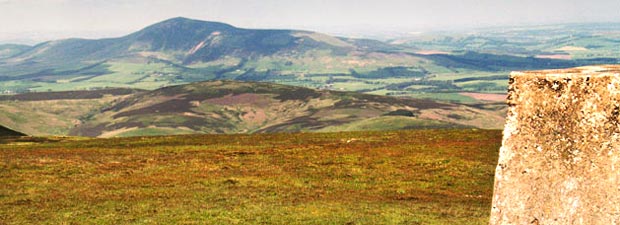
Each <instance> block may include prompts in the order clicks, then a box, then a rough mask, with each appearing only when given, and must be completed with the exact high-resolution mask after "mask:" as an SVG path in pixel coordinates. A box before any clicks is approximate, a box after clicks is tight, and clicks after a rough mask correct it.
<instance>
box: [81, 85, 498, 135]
mask: <svg viewBox="0 0 620 225" xmlns="http://www.w3.org/2000/svg"><path fill="white" fill-rule="evenodd" d="M502 123H503V117H502V115H500V114H499V113H497V111H495V110H486V109H482V108H475V107H470V106H466V105H458V104H449V103H439V102H435V101H430V100H420V99H400V98H393V97H386V96H377V95H365V94H359V93H353V92H335V91H318V90H313V89H307V88H301V87H294V86H286V85H278V84H269V83H253V82H236V81H212V82H200V83H193V84H188V85H180V86H172V87H166V88H162V89H158V90H155V91H151V92H144V93H138V94H135V95H133V96H131V97H128V98H125V99H124V100H122V101H118V102H116V103H115V104H113V105H110V106H109V107H106V108H105V109H102V110H101V111H100V112H98V113H97V114H95V115H94V116H93V117H92V118H91V119H90V120H88V121H84V123H83V124H81V125H80V126H77V127H75V128H74V129H72V130H71V131H70V134H71V135H81V136H99V137H112V136H136V135H164V134H187V133H265V132H300V131H344V130H389V129H416V128H418V129H419V128H455V127H482V128H499V127H501V124H502Z"/></svg>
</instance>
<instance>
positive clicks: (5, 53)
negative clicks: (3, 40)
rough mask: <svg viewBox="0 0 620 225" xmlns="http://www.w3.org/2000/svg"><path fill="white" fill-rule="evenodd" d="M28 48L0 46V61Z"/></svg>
mask: <svg viewBox="0 0 620 225" xmlns="http://www.w3.org/2000/svg"><path fill="white" fill-rule="evenodd" d="M29 48H30V46H28V45H15V44H0V59H3V58H9V57H11V56H14V55H17V54H19V53H21V52H23V51H25V50H26V49H29Z"/></svg>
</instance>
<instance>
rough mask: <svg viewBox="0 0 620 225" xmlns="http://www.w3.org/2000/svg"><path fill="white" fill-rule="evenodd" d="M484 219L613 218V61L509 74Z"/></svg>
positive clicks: (616, 204) (619, 168)
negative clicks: (503, 119) (487, 215)
mask: <svg viewBox="0 0 620 225" xmlns="http://www.w3.org/2000/svg"><path fill="white" fill-rule="evenodd" d="M508 104H509V106H510V107H509V110H508V116H507V122H506V125H505V128H504V139H503V143H502V147H501V149H500V157H499V162H498V166H497V169H496V172H495V188H494V195H493V208H492V212H491V222H490V224H619V223H620V164H619V162H620V141H619V139H620V121H619V120H620V66H613V65H607V66H589V67H579V68H573V69H566V70H544V71H532V72H513V73H512V74H511V78H510V85H509V94H508Z"/></svg>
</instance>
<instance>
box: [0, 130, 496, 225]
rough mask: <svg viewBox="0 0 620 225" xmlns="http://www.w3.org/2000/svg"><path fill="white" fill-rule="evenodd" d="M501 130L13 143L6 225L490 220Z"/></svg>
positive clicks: (3, 179) (4, 193) (6, 161)
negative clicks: (48, 224)
mask: <svg viewBox="0 0 620 225" xmlns="http://www.w3.org/2000/svg"><path fill="white" fill-rule="evenodd" d="M500 139H501V132H500V131H494V130H493V131H489V130H469V129H468V130H424V131H392V132H351V133H296V134H255V135H189V136H167V137H134V138H114V139H86V140H72V139H54V140H51V139H41V138H37V139H33V138H21V139H15V140H14V141H19V142H11V143H7V144H0V221H2V222H3V223H7V224H32V223H37V224H40V223H43V224H46V223H50V224H59V223H68V224H72V223H80V224H101V223H111V224H144V223H160V224H193V223H207V224H265V223H268V224H487V223H488V218H489V213H490V210H489V209H490V203H491V195H492V188H493V174H494V169H495V164H496V162H497V154H498V149H499V146H500Z"/></svg>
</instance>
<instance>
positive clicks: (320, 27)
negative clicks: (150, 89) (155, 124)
mask: <svg viewBox="0 0 620 225" xmlns="http://www.w3.org/2000/svg"><path fill="white" fill-rule="evenodd" d="M618 8H620V1H614V0H596V1H589V2H583V1H577V0H538V1H534V0H523V1H496V0H460V1H455V0H413V1H411V0H410V1H404V0H384V1H363V0H357V1H353V0H339V1H326V0H310V1H303V2H293V1H282V0H264V1H242V0H206V1H199V0H185V1H169V0H134V1H127V0H107V1H101V0H38V1H36V0H0V26H1V27H3V29H2V30H1V31H0V42H1V43H8V42H11V41H13V42H20V41H21V42H30V44H32V43H36V42H40V41H44V40H50V39H60V38H69V37H80V38H103V37H116V36H122V35H125V34H128V33H131V32H134V31H137V30H139V29H142V28H144V27H146V26H148V25H151V24H153V23H157V22H160V21H163V20H166V19H169V18H173V17H187V18H191V19H198V20H207V21H218V22H224V23H228V24H231V25H234V26H237V27H244V28H277V29H305V30H313V31H318V32H324V33H328V34H339V35H349V36H355V35H361V34H366V35H376V34H379V35H380V34H384V33H385V34H386V35H387V34H388V33H389V32H396V31H399V32H402V33H407V32H417V31H428V30H451V29H467V28H482V27H491V26H519V25H545V24H561V23H591V22H620V14H618V13H617V12H616V11H617V9H618Z"/></svg>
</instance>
